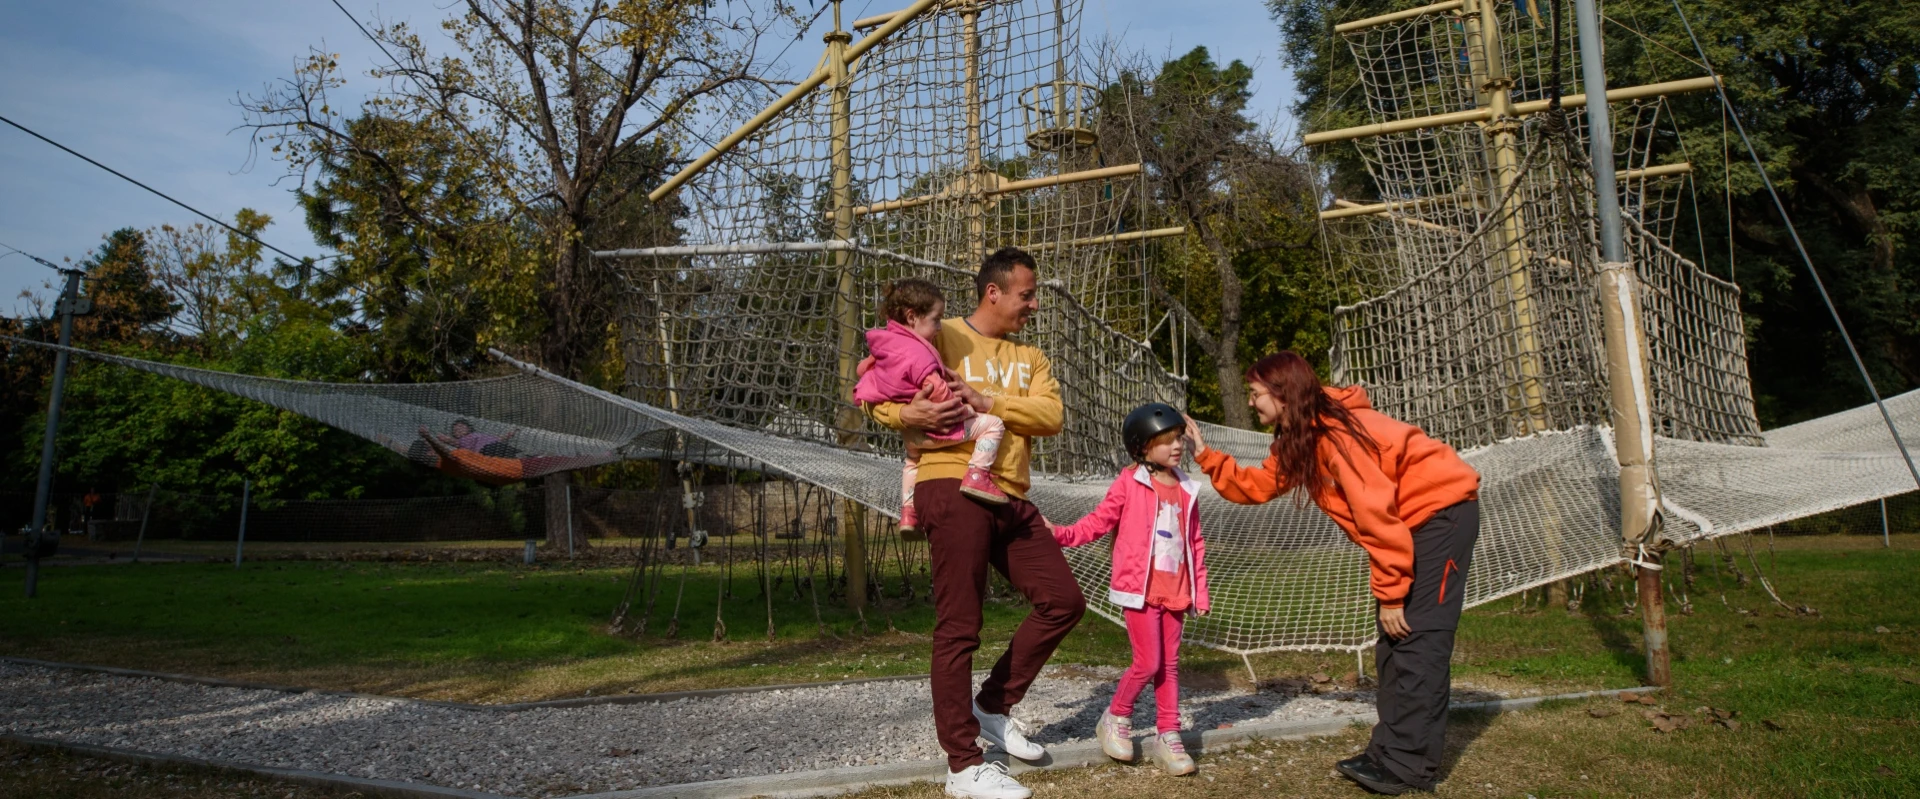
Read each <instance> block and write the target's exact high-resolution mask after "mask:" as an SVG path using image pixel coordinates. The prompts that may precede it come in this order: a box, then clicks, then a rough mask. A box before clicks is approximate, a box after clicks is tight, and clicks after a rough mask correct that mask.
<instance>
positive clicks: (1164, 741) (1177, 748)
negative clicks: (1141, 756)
mask: <svg viewBox="0 0 1920 799" xmlns="http://www.w3.org/2000/svg"><path fill="white" fill-rule="evenodd" d="M1147 754H1149V755H1152V756H1153V762H1155V763H1159V764H1160V767H1161V768H1163V769H1166V771H1167V773H1168V774H1172V775H1173V776H1175V777H1179V776H1182V775H1186V774H1192V773H1193V771H1194V765H1193V756H1192V755H1189V754H1187V746H1186V744H1184V743H1182V742H1181V741H1180V731H1179V730H1171V731H1169V732H1163V733H1160V734H1158V735H1155V736H1153V737H1152V738H1148V739H1147Z"/></svg>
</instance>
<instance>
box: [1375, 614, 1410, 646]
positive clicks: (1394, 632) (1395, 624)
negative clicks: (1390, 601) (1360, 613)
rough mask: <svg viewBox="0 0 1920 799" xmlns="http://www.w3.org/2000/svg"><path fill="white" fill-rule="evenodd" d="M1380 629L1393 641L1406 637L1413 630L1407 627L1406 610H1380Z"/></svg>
mask: <svg viewBox="0 0 1920 799" xmlns="http://www.w3.org/2000/svg"><path fill="white" fill-rule="evenodd" d="M1380 629H1381V630H1384V631H1385V632H1386V634H1387V637H1388V638H1392V639H1393V640H1395V641H1398V640H1400V639H1402V638H1405V637H1407V635H1408V634H1410V633H1412V632H1413V628H1411V627H1408V626H1407V609H1406V608H1387V607H1383V608H1381V609H1380Z"/></svg>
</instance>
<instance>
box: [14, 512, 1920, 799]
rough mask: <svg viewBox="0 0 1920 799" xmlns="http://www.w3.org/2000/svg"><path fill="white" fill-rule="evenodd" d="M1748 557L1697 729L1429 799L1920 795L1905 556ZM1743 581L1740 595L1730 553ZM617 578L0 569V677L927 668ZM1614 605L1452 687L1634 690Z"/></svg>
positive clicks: (1604, 601) (1570, 708)
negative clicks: (24, 582)
mask: <svg viewBox="0 0 1920 799" xmlns="http://www.w3.org/2000/svg"><path fill="white" fill-rule="evenodd" d="M1758 545H1759V547H1760V554H1759V562H1760V565H1761V566H1762V567H1764V568H1765V574H1766V576H1767V577H1768V578H1769V579H1770V580H1771V581H1772V584H1773V586H1774V587H1775V588H1776V590H1778V591H1779V593H1780V595H1781V598H1782V599H1783V600H1785V602H1786V603H1787V604H1788V605H1791V606H1792V608H1789V607H1783V606H1782V605H1780V604H1776V603H1774V602H1773V601H1772V599H1771V598H1770V597H1769V596H1768V594H1767V593H1766V592H1765V591H1764V590H1763V589H1762V587H1761V586H1760V584H1759V583H1758V582H1747V583H1744V584H1743V583H1741V582H1739V581H1737V580H1736V579H1735V577H1734V576H1733V575H1731V574H1730V573H1728V572H1727V571H1725V570H1724V567H1718V568H1716V567H1714V566H1711V565H1709V562H1708V560H1707V558H1706V557H1705V554H1706V553H1707V552H1708V551H1710V550H1711V547H1703V548H1702V557H1701V558H1700V559H1699V568H1698V570H1697V574H1696V580H1695V582H1694V584H1693V585H1692V587H1691V588H1690V589H1688V590H1687V591H1686V594H1687V599H1689V600H1690V601H1691V607H1692V611H1693V612H1692V613H1691V614H1686V613H1683V612H1681V608H1682V603H1681V601H1680V600H1681V597H1680V596H1679V595H1677V594H1676V595H1675V596H1674V597H1673V598H1672V599H1671V600H1670V601H1669V611H1670V614H1671V636H1672V642H1673V654H1674V668H1673V670H1674V681H1675V684H1676V690H1675V691H1674V692H1673V693H1672V694H1669V695H1667V696H1665V697H1663V699H1662V701H1661V704H1660V705H1659V708H1660V709H1662V710H1664V711H1667V712H1669V713H1673V714H1676V715H1678V716H1683V717H1686V718H1689V719H1692V723H1691V726H1689V727H1686V728H1683V729H1680V730H1677V731H1674V732H1671V733H1661V732H1656V731H1654V730H1653V728H1652V726H1651V724H1650V723H1649V722H1648V720H1647V719H1646V718H1645V717H1644V716H1643V713H1642V711H1644V710H1651V709H1653V708H1643V707H1640V706H1632V707H1627V706H1624V705H1621V704H1619V703H1617V702H1599V701H1594V702H1582V703H1572V704H1566V705H1562V706H1558V707H1549V708H1545V709H1541V710H1537V711H1530V712H1527V713H1520V714H1512V715H1507V716H1500V717H1497V718H1491V719H1489V718H1478V717H1457V718H1456V723H1455V725H1454V744H1455V745H1454V747H1453V751H1454V752H1455V753H1456V755H1457V757H1458V759H1457V761H1456V762H1454V763H1452V764H1451V766H1450V771H1449V774H1450V775H1451V776H1450V778H1449V779H1448V781H1447V783H1445V784H1444V786H1443V789H1442V791H1441V793H1442V795H1450V796H1451V795H1459V796H1465V795H1474V796H1487V795H1500V796H1517V795H1524V794H1528V793H1531V794H1533V795H1536V796H1548V795H1553V796H1565V795H1593V796H1601V795H1604V796H1614V795H1642V796H1666V795H1701V796H1808V795H1818V796H1875V795H1881V796H1897V795H1916V794H1920V729H1916V727H1920V722H1916V719H1920V609H1916V607H1915V606H1914V604H1913V603H1912V602H1911V600H1910V597H1912V596H1913V595H1914V582H1915V580H1916V579H1917V578H1920V536H1916V535H1903V536H1896V537H1895V538H1894V546H1893V548H1892V549H1890V550H1886V549H1881V548H1880V543H1879V539H1878V538H1869V537H1866V536H1819V537H1796V538H1781V539H1779V540H1778V542H1777V549H1778V553H1777V557H1775V558H1773V559H1771V562H1770V558H1769V555H1768V554H1767V552H1766V551H1765V550H1766V544H1765V541H1764V539H1763V540H1761V541H1760V542H1759V544H1758ZM1739 566H1740V568H1741V570H1742V571H1744V572H1746V573H1747V574H1748V575H1751V574H1752V571H1753V568H1752V565H1751V564H1750V563H1749V561H1748V560H1747V558H1746V557H1745V556H1744V555H1743V556H1742V557H1741V559H1740V563H1739ZM675 568H677V567H675ZM1677 572H1678V570H1677V569H1676V570H1675V573H1676V575H1677ZM628 576H629V572H628V570H626V569H618V568H612V567H605V566H597V567H582V568H564V567H557V566H554V565H552V564H547V565H543V566H541V567H537V568H532V569H529V568H527V567H524V566H518V565H507V564H496V563H439V562H436V563H399V562H395V563H388V562H311V561H272V562H264V561H263V562H260V563H257V564H248V565H247V566H246V567H244V568H242V569H238V570H236V569H234V568H233V567H232V565H231V564H194V563H174V564H141V565H138V566H130V565H112V566H75V567H61V568H50V569H48V570H46V571H45V572H44V574H43V581H42V584H41V597H40V598H39V599H38V600H35V601H33V602H28V601H26V600H24V599H21V598H20V590H19V589H20V579H21V571H20V570H19V569H17V568H8V569H4V570H0V654H7V655H17V656H25V657H35V658H44V659H50V660H64V661H77V662H88V663H98V664H104V665H115V666H126V667H134V668H147V669H157V670H164V671H181V672H192V673H196V674H207V675H218V676H226V677H232V678H237V679H247V680H255V681H261V682H272V683H282V684H299V685H308V686H316V687H327V688H341V689H351V690H363V691H373V692H379V693H388V694H399V695H408V696H418V697H428V698H441V699H460V700H468V701H519V700H527V699H540V698H552V697H559V696H577V695H581V694H584V693H586V692H587V691H589V690H590V691H592V692H593V693H595V694H603V693H613V692H628V691H634V692H652V691H664V690H679V689H686V688H694V687H710V686H718V685H746V684H766V683H784V682H807V681H814V680H829V679H842V678H848V677H862V676H884V675H893V674H913V673H922V672H924V671H925V670H926V666H925V657H926V646H927V643H926V632H927V630H928V629H929V627H930V625H931V621H932V620H931V611H930V608H929V607H928V606H927V605H926V603H925V601H924V600H919V601H903V600H888V601H885V602H882V603H880V604H878V605H877V606H875V607H874V608H872V609H870V610H869V612H868V613H867V616H866V631H865V632H862V630H861V623H860V620H859V619H858V618H856V617H855V616H853V615H852V614H851V613H850V612H848V611H845V610H844V609H842V608H841V607H840V605H839V603H838V602H836V601H833V600H831V599H830V598H828V597H826V596H824V595H823V596H822V597H821V616H820V621H822V622H824V623H825V626H826V630H825V632H824V634H823V632H822V630H821V625H820V623H819V622H817V621H816V618H815V615H814V610H813V605H812V603H811V601H810V600H809V598H808V596H807V595H806V594H805V593H803V594H802V595H801V598H800V599H797V600H796V599H795V598H794V596H793V586H792V585H791V584H782V585H780V586H777V587H776V597H777V598H778V600H779V601H777V602H776V603H775V605H774V608H775V618H774V622H775V626H776V633H777V635H776V638H775V640H773V641H771V642H769V641H767V640H766V626H767V619H766V606H765V604H764V600H763V599H762V598H761V596H760V594H759V588H758V585H757V584H756V583H755V582H754V579H753V574H752V571H751V569H747V570H745V571H743V572H736V575H735V580H734V595H733V596H732V597H730V598H729V599H728V600H727V601H726V603H725V605H724V613H725V617H724V618H725V622H726V627H727V631H728V634H729V639H730V640H728V641H724V642H714V641H712V640H711V638H712V632H713V619H714V610H715V599H716V588H717V587H718V586H719V584H720V577H719V575H718V573H717V572H716V571H714V570H713V569H712V568H710V567H709V568H707V569H704V570H696V571H693V572H691V576H690V578H689V580H688V587H687V591H686V594H685V596H684V598H682V600H681V604H682V609H681V614H680V621H681V623H680V626H679V629H678V631H677V636H676V637H674V638H667V637H665V636H664V635H663V633H664V632H665V630H666V628H667V626H668V623H669V618H670V615H671V614H670V608H671V605H672V603H673V600H674V598H675V592H674V591H673V590H672V586H674V585H675V583H674V582H671V581H673V580H675V579H677V572H674V571H672V570H669V571H668V572H666V573H665V575H664V577H663V579H667V580H669V581H670V582H668V583H666V586H668V587H667V589H666V590H663V591H662V592H661V593H660V596H659V601H658V603H657V605H656V607H655V608H654V612H653V614H652V616H651V618H650V619H649V621H648V625H647V630H646V632H645V633H642V634H635V633H634V631H633V630H632V629H631V628H632V626H633V625H631V624H630V625H629V628H628V629H627V630H626V631H624V632H622V633H619V634H614V633H611V632H609V631H608V629H607V622H608V619H609V617H610V615H611V613H612V610H613V608H614V607H615V605H616V604H617V603H618V602H619V601H620V599H621V597H622V596H623V595H624V594H625V592H626V588H627V580H628ZM1612 582H1613V583H1614V585H1613V586H1612V588H1611V589H1609V588H1608V587H1607V585H1606V584H1604V583H1603V582H1599V581H1594V582H1590V583H1589V584H1588V585H1587V586H1586V587H1585V594H1584V601H1583V603H1582V605H1581V607H1580V609H1579V610H1578V611H1577V612H1572V613H1569V612H1567V611H1565V610H1560V609H1547V610H1543V609H1541V608H1540V604H1541V603H1540V601H1539V597H1538V596H1537V595H1536V596H1533V597H1527V598H1520V597H1516V598H1512V599H1508V600H1503V601H1501V602H1496V603H1492V604H1490V605H1487V606H1483V607H1480V608H1476V609H1474V610H1473V611H1470V612H1469V613H1468V614H1467V616H1466V618H1465V619H1464V620H1463V622H1462V627H1461V631H1460V644H1459V648H1458V650H1457V652H1456V656H1455V662H1456V670H1455V675H1456V678H1457V679H1459V680H1463V681H1469V682H1472V683H1474V684H1475V685H1477V686H1483V687H1493V688H1501V689H1507V690H1512V691H1519V692H1528V693H1540V692H1560V691H1571V690H1586V689H1594V688H1619V687H1629V686H1633V685H1636V684H1638V683H1639V680H1640V677H1639V672H1640V668H1641V662H1642V660H1641V658H1642V656H1641V654H1640V652H1639V649H1638V646H1639V624H1638V617H1637V615H1634V614H1631V613H1626V612H1623V611H1624V608H1623V602H1624V600H1625V599H1626V598H1628V596H1629V593H1628V592H1629V591H1630V589H1631V585H1630V583H1629V582H1628V581H1625V580H1623V579H1621V578H1619V577H1618V576H1615V577H1613V578H1612ZM1800 608H1808V609H1812V611H1813V612H1805V611H1803V610H1800ZM1022 613H1023V608H1022V607H1020V606H1019V604H1018V603H1017V602H1016V601H1014V600H1011V599H1008V598H1004V597H1003V598H1001V599H999V600H997V601H995V602H992V603H990V604H989V607H988V625H989V627H990V630H989V632H988V634H987V639H988V642H989V643H988V645H987V646H986V647H985V651H986V653H987V654H988V655H992V654H995V653H997V651H998V650H997V649H996V647H997V646H1003V645H1004V641H1005V640H1006V637H1007V635H1008V633H1009V632H1010V630H1011V628H1012V626H1013V625H1014V624H1015V623H1017V621H1018V619H1019V617H1020V615H1021V614H1022ZM1881 630H1884V631H1881ZM1184 654H1185V658H1184V659H1185V661H1186V663H1183V673H1184V674H1185V675H1186V676H1188V681H1189V683H1190V684H1192V683H1207V682H1227V683H1236V684H1244V683H1245V681H1246V676H1245V670H1244V667H1243V666H1242V665H1241V663H1240V660H1239V658H1237V657H1234V656H1228V655H1224V654H1222V653H1216V652H1210V651H1207V650H1189V651H1188V652H1186V653H1184ZM1125 659H1126V647H1125V641H1124V637H1123V636H1122V635H1121V632H1120V630H1119V629H1118V628H1117V627H1115V626H1114V625H1112V624H1110V623H1107V622H1105V621H1101V620H1098V619H1091V618H1090V619H1089V620H1088V622H1087V623H1085V624H1082V625H1081V626H1080V628H1079V629H1078V630H1076V631H1075V632H1074V634H1073V635H1072V636H1071V637H1070V638H1069V639H1068V641H1067V643H1066V644H1065V645H1064V647H1063V649H1062V651H1061V653H1060V654H1059V655H1058V656H1056V658H1055V662H1059V663H1085V664H1118V663H1121V662H1123V661H1124V660H1125ZM1253 662H1254V666H1255V668H1256V670H1257V671H1258V672H1259V675H1260V676H1261V677H1262V678H1266V677H1270V676H1271V677H1279V676H1289V675H1296V674H1306V673H1310V672H1313V671H1324V672H1327V673H1328V674H1330V675H1340V674H1342V673H1343V672H1348V671H1351V670H1352V669H1353V662H1354V661H1353V658H1352V656H1351V655H1350V654H1338V653H1336V654H1302V653H1291V654H1275V655H1265V656H1257V657H1255V658H1254V659H1253ZM1702 707H1712V708H1719V709H1723V710H1733V711H1737V712H1738V713H1739V715H1738V716H1736V717H1735V718H1734V720H1735V721H1737V722H1738V729H1730V728H1728V727H1727V726H1723V725H1717V724H1711V723H1708V722H1707V721H1706V720H1705V717H1703V716H1701V715H1699V714H1697V713H1696V712H1695V711H1696V710H1697V709H1698V708H1702ZM1607 711H1618V712H1613V713H1607ZM1594 712H1598V713H1600V714H1601V715H1599V716H1596V715H1594ZM1362 740H1363V738H1362V737H1361V734H1360V733H1358V732H1354V733H1349V734H1346V735H1343V736H1336V737H1333V738H1330V739H1324V740H1320V741H1309V742H1300V743H1288V742H1283V743H1276V744H1273V745H1271V746H1256V747H1252V748H1250V749H1248V750H1243V751H1241V752H1236V753H1232V754H1230V755H1222V756H1218V757H1212V758H1205V759H1203V760H1202V771H1201V775H1202V776H1201V777H1200V778H1196V779H1184V780H1173V779H1168V778H1158V777H1155V776H1152V775H1151V774H1150V772H1148V771H1146V770H1142V769H1138V768H1131V767H1118V766H1109V767H1102V768H1094V769H1078V770H1067V771H1061V772H1055V773H1048V774H1045V775H1034V776H1033V777H1032V778H1029V780H1028V781H1029V782H1030V783H1032V784H1036V785H1042V786H1044V785H1046V784H1048V783H1052V784H1053V785H1054V786H1055V790H1048V791H1044V792H1043V793H1042V794H1041V795H1042V796H1046V795H1066V794H1067V793H1069V792H1070V791H1077V792H1081V793H1085V794H1087V795H1089V796H1101V797H1106V796H1113V797H1121V796H1170V797H1171V796H1195V797H1201V796H1234V797H1241V796H1245V795H1247V794H1249V793H1256V794H1266V793H1275V792H1279V791H1281V789H1283V788H1284V790H1285V792H1287V793H1291V794H1300V795H1307V796H1317V795H1328V796H1332V795H1339V796H1354V795H1356V793H1355V791H1354V789H1352V788H1351V787H1350V786H1348V785H1345V784H1343V783H1342V782H1340V781H1337V780H1333V779H1330V778H1328V777H1327V774H1328V768H1327V764H1328V763H1329V762H1330V761H1331V760H1332V759H1336V758H1337V757H1340V756H1345V755H1346V754H1349V753H1350V752H1351V751H1352V750H1353V749H1355V748H1357V747H1358V746H1359V745H1360V742H1361V741H1362ZM18 762H20V761H16V763H18ZM49 762H51V761H49ZM62 762H65V761H62ZM66 767H67V766H62V768H66ZM22 773H37V772H34V771H33V770H32V769H26V770H25V771H23V772H22ZM1209 777H1210V778H1211V779H1208V778H1209ZM235 790H236V791H237V790H238V789H235ZM937 793H938V791H937V789H934V788H930V787H929V788H904V789H895V790H890V791H880V792H874V793H870V794H867V795H866V796H869V797H881V796H900V797H909V796H911V797H920V796H927V797H931V796H934V795H937ZM207 795H233V796H241V795H248V794H245V793H239V792H235V793H217V792H216V793H214V794H207Z"/></svg>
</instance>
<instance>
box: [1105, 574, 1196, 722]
mask: <svg viewBox="0 0 1920 799" xmlns="http://www.w3.org/2000/svg"><path fill="white" fill-rule="evenodd" d="M1126 618H1127V640H1128V641H1130V642H1132V644H1133V665H1131V666H1128V667H1127V671H1126V673H1125V674H1122V675H1120V687H1118V688H1116V689H1115V690H1114V692H1113V704H1112V706H1110V707H1108V708H1107V710H1108V712H1110V713H1112V714H1113V715H1114V716H1115V717H1117V718H1123V719H1124V718H1130V717H1132V716H1133V700H1134V699H1135V698H1137V697H1139V696H1140V691H1141V690H1142V689H1144V688H1146V687H1147V682H1148V681H1152V682H1153V705H1154V711H1155V713H1154V725H1155V726H1156V727H1158V731H1159V732H1168V731H1171V730H1177V729H1180V630H1181V628H1182V627H1183V626H1184V625H1185V622H1186V618H1187V614H1186V611H1181V610H1167V609H1165V608H1162V607H1159V606H1156V605H1148V606H1146V607H1144V608H1141V609H1139V610H1134V609H1132V608H1127V609H1126Z"/></svg>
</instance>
